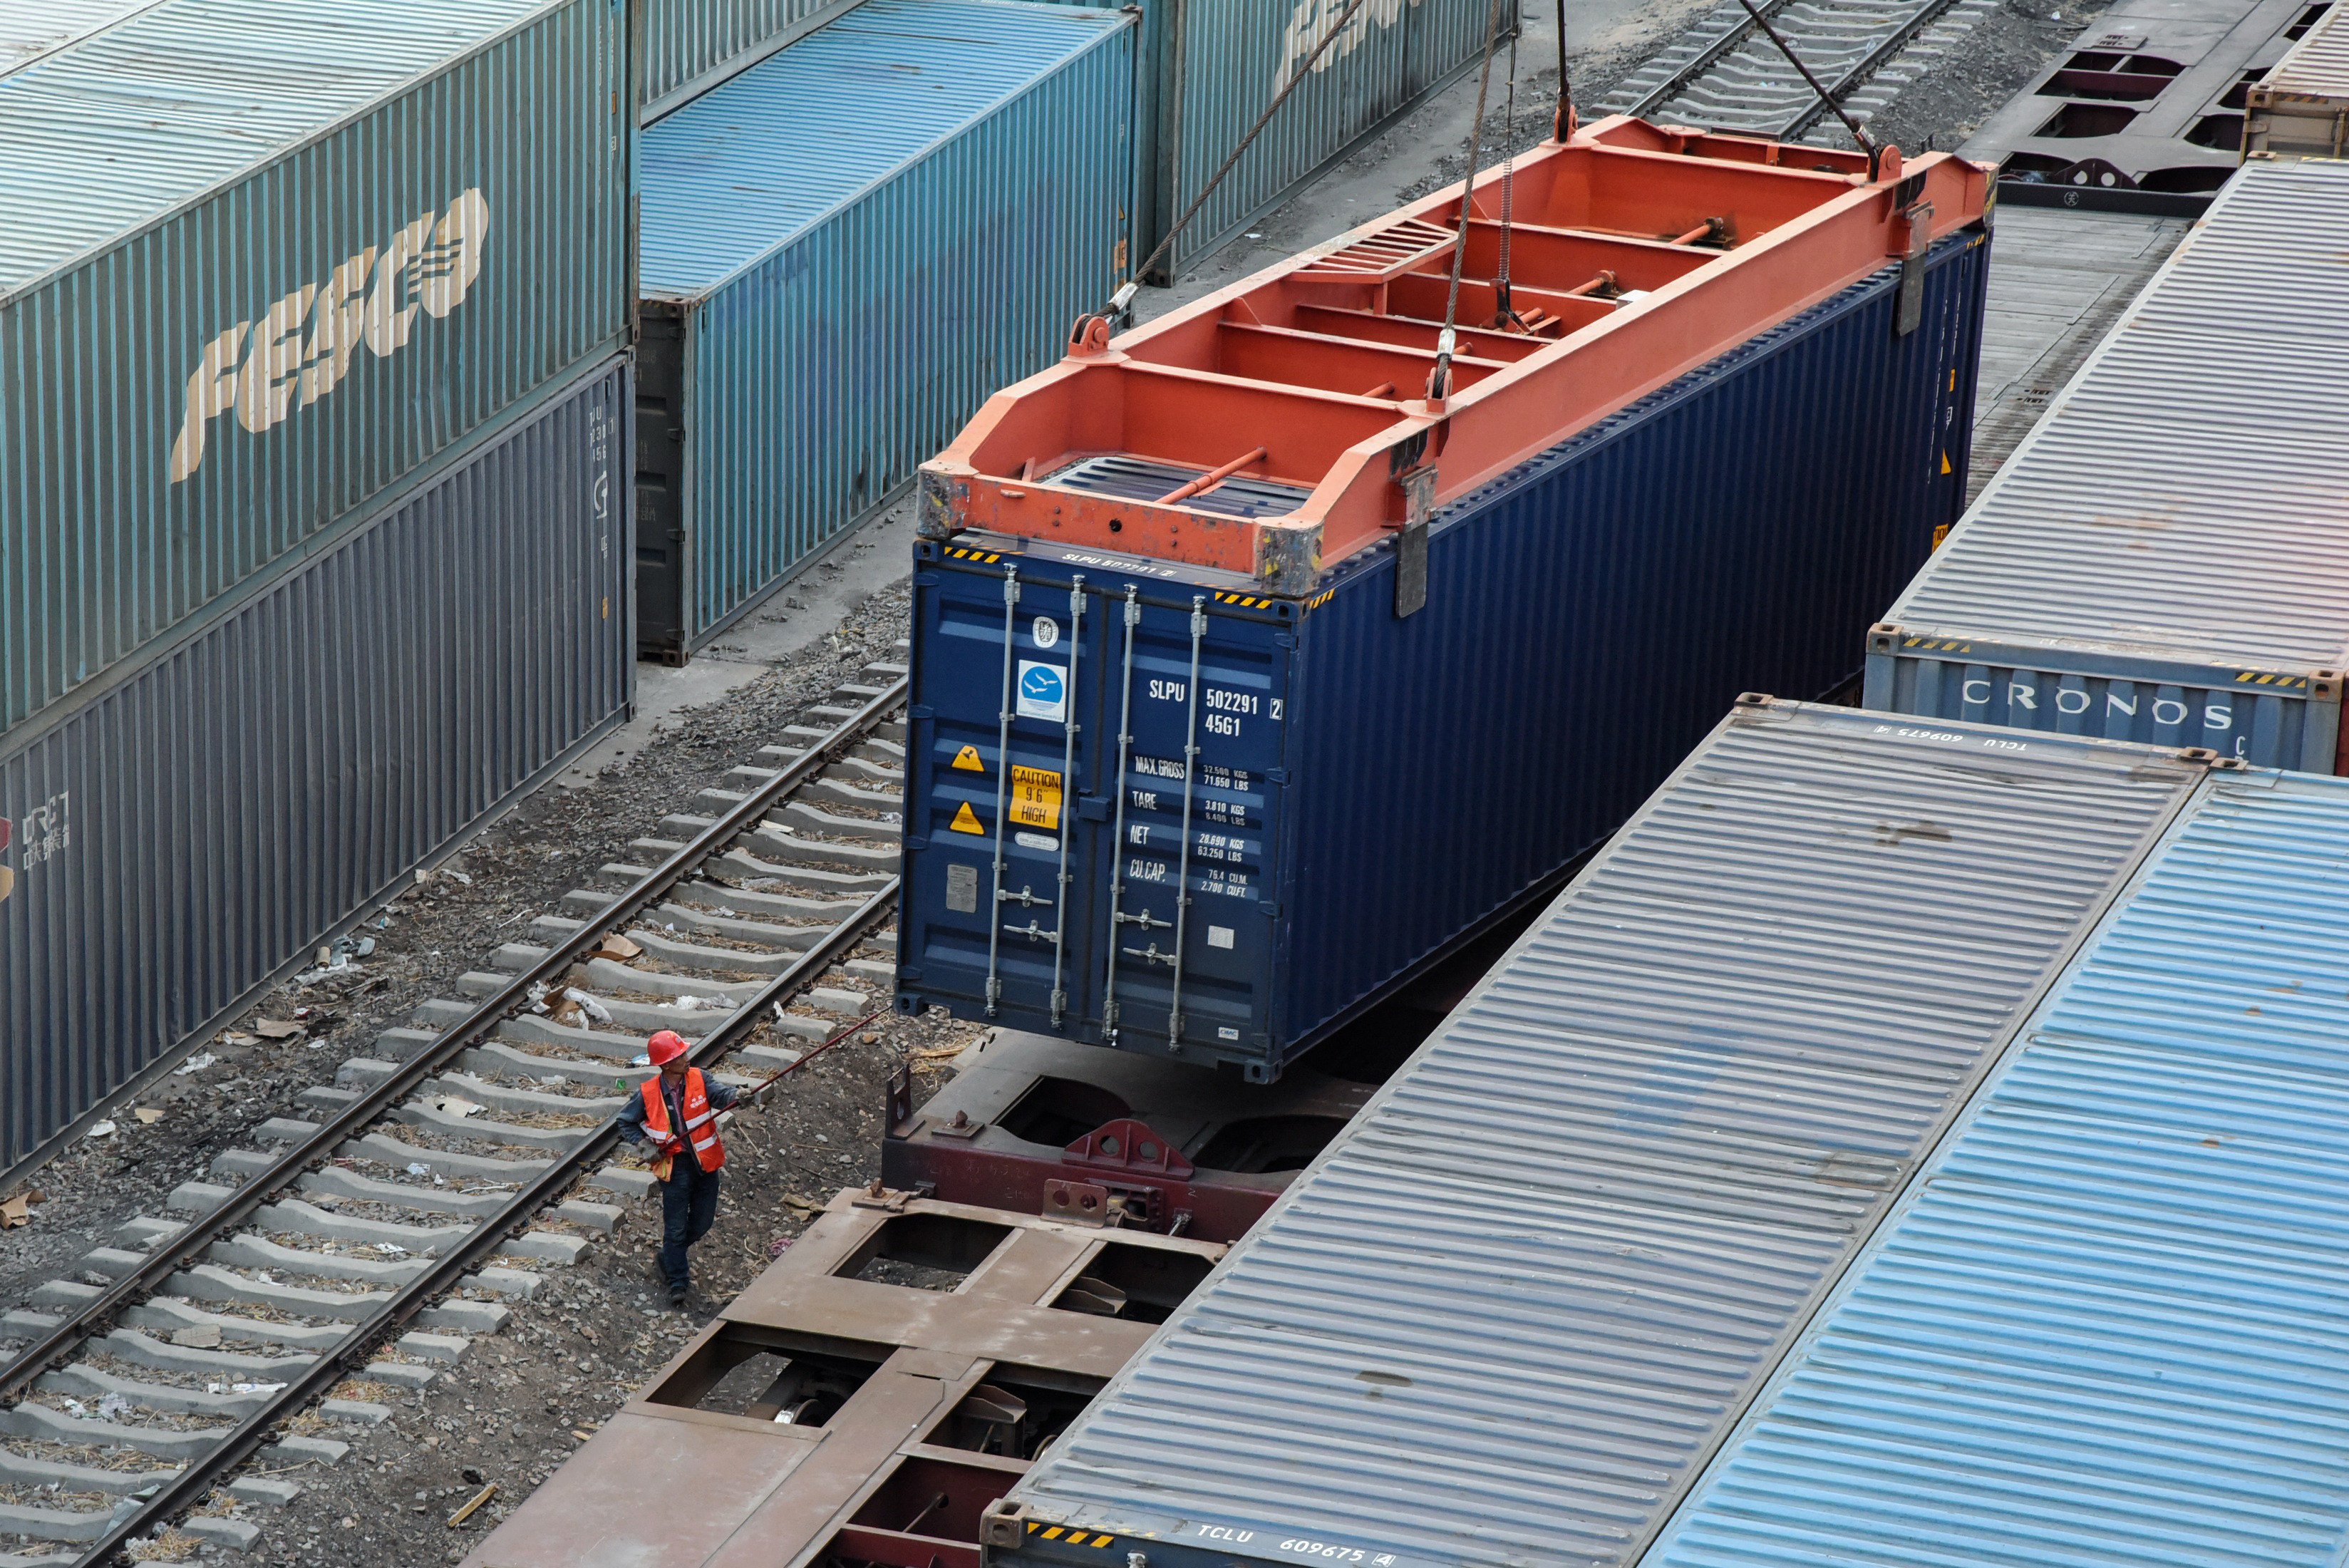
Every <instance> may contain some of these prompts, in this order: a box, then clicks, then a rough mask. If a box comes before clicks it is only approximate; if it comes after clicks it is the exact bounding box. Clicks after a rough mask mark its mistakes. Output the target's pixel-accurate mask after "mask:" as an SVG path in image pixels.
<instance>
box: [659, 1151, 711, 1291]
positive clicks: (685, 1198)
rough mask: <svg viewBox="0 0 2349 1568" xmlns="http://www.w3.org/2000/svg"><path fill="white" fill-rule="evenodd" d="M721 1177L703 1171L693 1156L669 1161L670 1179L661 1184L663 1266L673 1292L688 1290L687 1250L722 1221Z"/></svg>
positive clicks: (681, 1156)
mask: <svg viewBox="0 0 2349 1568" xmlns="http://www.w3.org/2000/svg"><path fill="white" fill-rule="evenodd" d="M719 1174H720V1173H719V1172H718V1171H715V1170H704V1169H702V1168H701V1167H700V1165H699V1164H698V1162H697V1161H696V1160H695V1159H694V1158H693V1156H691V1155H690V1154H680V1155H678V1157H677V1158H675V1159H673V1160H671V1161H670V1162H669V1173H668V1179H667V1181H664V1182H662V1183H661V1250H660V1266H661V1273H662V1275H663V1277H665V1278H666V1279H667V1281H668V1288H669V1289H670V1290H671V1291H681V1290H683V1289H685V1287H686V1285H687V1283H688V1273H687V1267H688V1265H687V1262H686V1256H685V1250H686V1249H687V1248H688V1247H690V1246H692V1245H693V1244H694V1243H695V1242H696V1241H700V1240H701V1239H702V1238H703V1237H704V1236H707V1235H708V1234H709V1227H710V1225H711V1223H712V1222H714V1221H715V1220H717V1218H718V1178H719Z"/></svg>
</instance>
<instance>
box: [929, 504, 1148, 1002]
mask: <svg viewBox="0 0 2349 1568" xmlns="http://www.w3.org/2000/svg"><path fill="white" fill-rule="evenodd" d="M933 548H936V547H935V546H924V549H925V552H927V551H928V550H930V549H933ZM942 555H944V556H946V557H947V558H946V559H945V560H942V561H941V562H940V563H939V564H938V565H936V566H932V565H929V564H927V562H925V564H924V565H923V566H921V568H920V569H919V571H918V572H917V575H916V590H917V591H916V612H915V613H916V627H915V646H914V677H913V710H914V711H913V718H914V726H913V728H912V730H911V732H910V736H909V738H910V740H911V742H912V745H911V746H910V748H909V751H908V755H907V759H906V761H907V780H906V788H907V800H906V829H907V835H908V836H907V839H906V858H905V866H906V886H905V919H904V920H903V922H901V925H900V939H901V940H902V941H903V942H904V944H905V950H904V952H903V954H902V955H901V958H900V964H899V991H900V995H901V1000H903V1001H905V1002H907V1004H909V1005H913V1004H918V1003H922V1002H931V1003H937V1004H942V1005H945V1006H947V1007H949V1008H951V1009H952V1010H953V1011H955V1012H957V1014H959V1015H962V1016H966V1017H972V1018H977V1019H981V1020H984V1021H987V1022H989V1023H1003V1024H1006V1025H1009V1026H1010V1027H1013V1028H1019V1029H1027V1030H1033V1031H1037V1032H1040V1033H1056V1034H1068V1035H1071V1036H1074V1037H1078V1038H1081V1037H1083V1036H1082V1023H1083V1020H1084V1018H1085V1016H1086V1013H1087V1011H1088V997H1087V995H1086V993H1085V990H1084V985H1085V981H1086V980H1087V978H1088V976H1089V974H1090V972H1091V971H1090V965H1089V963H1088V961H1087V960H1086V958H1085V955H1084V954H1083V953H1082V952H1081V946H1082V943H1083V931H1084V929H1086V914H1087V909H1086V904H1085V898H1086V896H1087V893H1088V884H1087V883H1086V881H1085V879H1084V878H1083V877H1082V876H1081V863H1082V860H1083V857H1084V856H1085V855H1086V853H1087V852H1088V851H1087V846H1086V842H1085V833H1084V829H1085V824H1084V821H1083V819H1082V817H1081V807H1082V805H1083V804H1084V797H1085V795H1086V788H1085V782H1086V780H1087V779H1088V777H1089V776H1091V775H1092V774H1094V773H1096V772H1097V771H1098V767H1097V763H1096V760H1095V756H1096V753H1097V750H1098V747H1099V744H1100V740H1099V737H1100V732H1101V724H1100V720H1099V713H1100V711H1101V706H1102V692H1101V690H1100V687H1101V674H1100V670H1101V663H1102V659H1101V649H1102V643H1103V641H1104V637H1103V632H1102V627H1101V625H1100V620H1101V617H1102V599H1101V597H1100V596H1099V595H1098V594H1097V593H1095V592H1093V591H1092V589H1091V588H1090V587H1088V586H1087V585H1085V584H1084V583H1083V581H1082V579H1081V577H1073V578H1072V577H1071V575H1070V574H1068V573H1067V572H1065V571H1061V572H1058V573H1055V572H1054V571H1052V570H1051V569H1050V567H1049V566H1048V567H1047V569H1046V570H1045V571H1043V572H1041V573H1040V572H1038V571H1036V570H1034V569H1032V568H1030V567H1029V566H1026V564H1024V563H1022V562H1020V561H1019V558H1018V557H1016V556H1014V557H1009V558H1007V557H1003V556H991V555H988V554H987V553H984V552H978V551H961V550H952V549H949V550H947V551H945V552H942ZM962 558H972V560H973V564H972V565H971V566H961V565H959V564H958V562H959V559H962ZM1106 805H1107V803H1106V802H1101V803H1099V807H1098V808H1097V809H1098V810H1099V811H1100V813H1101V814H1102V815H1106V813H1105V808H1106ZM1063 932H1067V933H1069V935H1068V937H1067V939H1066V940H1064V939H1063V935H1062V933H1063Z"/></svg>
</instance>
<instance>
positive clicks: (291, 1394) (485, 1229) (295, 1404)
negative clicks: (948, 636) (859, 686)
mask: <svg viewBox="0 0 2349 1568" xmlns="http://www.w3.org/2000/svg"><path fill="white" fill-rule="evenodd" d="M899 684H900V685H902V684H903V682H902V681H901V682H899ZM833 743H835V744H836V743H837V742H833ZM813 754H814V752H813V749H812V748H811V751H810V755H813ZM728 820H731V814H730V815H729V818H728ZM704 837H705V838H706V837H707V835H704ZM695 842H696V843H697V844H698V843H700V842H702V840H700V839H697V840H695ZM663 869H667V867H664V868H663ZM896 901H897V878H896V877H890V878H889V880H888V884H887V885H886V886H885V887H883V888H878V889H876V890H875V891H874V893H873V894H872V895H871V896H870V897H869V898H866V899H865V900H864V903H863V904H862V905H860V906H859V907H858V908H857V909H856V912H855V913H854V914H852V915H850V916H849V917H848V918H847V919H844V920H843V921H841V922H840V924H839V925H837V926H835V927H833V929H832V930H831V931H830V932H829V933H828V934H827V935H826V936H825V937H824V939H823V940H822V941H819V942H818V943H816V944H815V945H814V946H813V947H812V948H810V949H809V950H807V951H806V952H804V953H802V954H801V955H800V956H799V958H798V959H796V960H795V961H793V962H792V965H791V967H790V968H789V969H786V970H784V971H782V972H781V974H778V975H776V976H775V977H774V978H773V979H772V980H771V981H768V982H767V983H766V984H765V985H764V986H761V988H760V989H759V992H758V993H757V994H756V995H754V996H753V997H751V998H750V1001H748V1002H744V1003H743V1004H742V1006H741V1007H740V1008H739V1009H738V1010H737V1011H736V1012H735V1013H734V1015H733V1016H732V1017H731V1018H730V1019H728V1020H727V1021H726V1022H725V1023H723V1024H721V1025H719V1027H718V1028H717V1029H715V1030H713V1031H711V1032H710V1033H709V1034H707V1035H705V1036H704V1037H703V1038H702V1039H701V1040H700V1042H699V1043H698V1044H695V1045H694V1046H693V1047H692V1049H691V1051H690V1052H689V1053H688V1058H687V1059H688V1061H690V1062H691V1063H692V1064H694V1065H695V1066H697V1067H704V1066H708V1065H709V1064H712V1063H714V1062H716V1061H717V1060H718V1059H719V1057H721V1056H723V1055H725V1054H726V1053H727V1052H729V1051H730V1050H732V1049H733V1048H734V1047H735V1046H736V1045H737V1044H740V1042H741V1039H742V1037H743V1036H745V1035H747V1034H749V1033H750V1032H751V1031H752V1030H754V1029H756V1028H758V1027H759V1025H760V1024H761V1023H764V1022H766V1012H767V1010H768V1009H769V1008H770V1007H772V1006H775V1005H776V1004H777V1003H779V1002H782V1001H783V1000H785V999H786V998H788V997H789V996H791V995H792V994H793V993H794V992H797V991H799V990H800V989H801V988H802V987H804V986H806V985H808V984H810V983H811V982H812V981H815V980H816V979H818V978H820V977H821V976H822V975H823V972H824V971H826V970H828V969H830V968H831V967H832V966H833V964H834V963H837V962H838V961H840V960H841V959H842V958H843V957H844V956H846V955H847V954H848V953H850V952H853V951H854V950H855V948H856V944H857V943H859V942H861V941H863V940H864V937H865V934H866V933H867V932H868V931H870V930H871V929H872V928H873V927H874V926H875V925H877V924H879V923H880V922H881V921H882V920H883V919H885V918H886V917H887V916H888V915H889V913H890V912H891V910H892V909H893V908H894V906H895V903H896ZM875 1016H877V1014H867V1015H866V1016H864V1017H863V1018H860V1019H858V1020H857V1021H856V1022H855V1023H851V1024H850V1025H848V1026H847V1027H846V1028H845V1029H843V1030H842V1031H841V1032H840V1033H838V1034H835V1035H834V1036H833V1037H832V1038H830V1039H828V1040H826V1041H825V1042H824V1043H823V1044H821V1045H819V1046H817V1047H816V1048H815V1049H814V1050H812V1051H810V1052H808V1053H807V1054H805V1055H802V1057H801V1058H800V1060H799V1061H798V1062H794V1063H792V1065H791V1066H789V1067H786V1068H784V1069H783V1071H782V1072H781V1073H779V1074H777V1075H775V1076H776V1077H777V1078H781V1077H782V1076H784V1075H788V1074H790V1073H792V1072H794V1071H796V1070H797V1069H798V1068H799V1067H800V1066H801V1065H802V1064H804V1063H806V1062H809V1061H812V1060H813V1059H814V1058H815V1057H816V1056H818V1055H820V1054H823V1052H825V1051H828V1050H830V1049H831V1048H832V1047H833V1046H834V1045H836V1044H839V1043H840V1042H841V1041H842V1040H843V1039H845V1038H846V1037H847V1036H848V1035H849V1034H852V1033H855V1032H856V1031H857V1030H859V1029H863V1028H864V1027H866V1026H867V1025H869V1024H870V1023H872V1022H873V1020H874V1017H875ZM772 1082H773V1080H770V1083H772ZM619 1137H620V1129H619V1125H618V1123H617V1122H616V1121H612V1122H606V1123H605V1125H604V1126H603V1127H599V1128H597V1129H596V1131H595V1134H594V1136H592V1137H589V1138H587V1139H586V1140H585V1142H583V1143H581V1144H579V1145H578V1146H577V1147H574V1148H572V1149H570V1150H569V1151H567V1152H566V1153H564V1154H563V1155H561V1156H559V1157H557V1158H555V1160H554V1162H553V1163H552V1164H551V1165H549V1166H548V1167H547V1168H546V1169H544V1170H543V1171H540V1172H539V1173H538V1174H537V1175H536V1176H534V1177H533V1178H532V1179H531V1180H530V1182H529V1184H528V1185H527V1186H525V1187H524V1188H523V1189H522V1190H521V1191H520V1192H517V1193H516V1194H515V1195H514V1197H513V1199H512V1201H510V1202H508V1203H507V1204H506V1205H505V1206H504V1207H502V1208H501V1209H500V1210H498V1211H497V1212H496V1213H495V1214H492V1215H490V1216H488V1217H487V1218H485V1219H484V1220H481V1223H480V1224H479V1225H477V1226H476V1227H474V1229H473V1230H472V1231H471V1233H470V1234H468V1235H467V1236H466V1238H465V1239H464V1241H460V1243H458V1244H457V1245H456V1246H455V1247H454V1248H452V1249H450V1251H447V1252H444V1253H442V1254H441V1255H440V1257H438V1258H435V1259H434V1260H433V1261H432V1266H431V1267H430V1268H429V1269H427V1270H426V1271H425V1272H423V1273H421V1274H419V1275H418V1276H417V1277H416V1278H415V1279H413V1280H410V1281H409V1282H408V1283H406V1284H404V1285H402V1286H400V1287H399V1288H398V1290H397V1291H395V1292H394V1293H392V1297H391V1299H390V1300H389V1301H388V1302H386V1303H383V1305H381V1306H379V1307H378V1308H377V1309H376V1310H375V1311H374V1312H373V1313H372V1314H369V1315H367V1317H365V1318H362V1319H361V1320H360V1321H359V1322H358V1323H357V1324H353V1325H352V1327H351V1331H350V1332H349V1333H348V1334H345V1335H344V1336H343V1337H342V1339H341V1340H340V1341H339V1342H337V1343H336V1345H335V1347H334V1348H333V1349H332V1350H329V1351H326V1352H325V1353H324V1354H322V1355H320V1356H319V1357H318V1359H317V1360H316V1362H314V1363H312V1364H311V1366H309V1367H308V1368H306V1369H305V1371H304V1372H303V1373H302V1374H301V1375H300V1376H297V1377H295V1379H294V1380H293V1381H292V1382H290V1383H288V1384H287V1385H286V1386H285V1387H284V1388H281V1389H279V1390H278V1391H277V1392H276V1393H275V1394H274V1395H272V1396H271V1397H270V1398H269V1400H268V1402H267V1403H265V1404H264V1405H263V1406H262V1407H260V1408H259V1409H257V1410H255V1411H254V1413H253V1414H252V1415H250V1416H247V1417H245V1418H244V1419H243V1420H242V1421H240V1422H238V1423H237V1424H236V1426H234V1427H233V1428H230V1430H229V1433H228V1435H227V1436H226V1437H224V1438H222V1439H221V1440H220V1441H219V1442H218V1443H216V1444H214V1445H213V1446H212V1448H211V1449H206V1450H205V1451H204V1453H203V1454H202V1456H201V1457H199V1458H197V1459H190V1460H189V1461H187V1463H186V1464H184V1465H183V1466H181V1469H180V1472H179V1473H178V1474H177V1475H175V1476H173V1477H172V1478H171V1480H168V1481H165V1482H164V1483H163V1484H162V1486H161V1488H160V1490H158V1491H157V1492H156V1493H155V1495H154V1496H153V1497H152V1498H150V1499H149V1500H148V1501H146V1502H145V1503H144V1504H143V1505H141V1506H140V1510H139V1511H138V1512H136V1513H134V1514H131V1515H129V1517H127V1518H125V1519H122V1520H120V1521H118V1522H117V1523H115V1524H114V1525H113V1526H112V1527H111V1528H109V1530H108V1531H107V1532H106V1534H105V1535H103V1536H102V1537H100V1538H99V1539H98V1541H97V1542H95V1543H93V1544H92V1545H91V1547H90V1548H89V1550H88V1552H85V1553H84V1554H83V1555H82V1556H81V1557H79V1558H78V1559H77V1560H76V1562H75V1564H74V1568H98V1565H99V1564H101V1563H106V1562H108V1561H109V1560H110V1559H111V1558H112V1557H113V1556H114V1555H115V1553H117V1552H120V1551H121V1550H122V1549H123V1548H124V1547H126V1546H128V1545H129V1543H130V1542H132V1541H134V1540H136V1539H137V1538H138V1537H140V1536H141V1535H143V1534H145V1533H146V1532H148V1531H149V1530H150V1529H152V1528H154V1527H155V1526H156V1525H158V1524H161V1523H163V1522H165V1521H169V1520H171V1519H174V1518H176V1517H177V1516H178V1515H180V1514H181V1513H183V1512H185V1511H187V1510H189V1509H191V1508H193V1507H194V1506H196V1504H198V1503H200V1502H202V1501H203V1498H204V1494H205V1493H206V1492H208V1491H210V1490H212V1487H213V1486H214V1485H215V1484H216V1483H217V1482H218V1481H219V1480H220V1479H221V1478H222V1476H224V1475H226V1474H227V1473H228V1472H229V1471H230V1470H233V1469H235V1468H236V1467H237V1466H238V1465H241V1464H243V1462H244V1461H245V1459H247V1458H249V1457H250V1456H251V1455H252V1454H253V1453H254V1450H255V1449H260V1448H263V1447H264V1446H265V1445H267V1444H268V1443H269V1442H271V1441H272V1440H273V1437H272V1433H271V1428H274V1427H275V1426H276V1425H277V1423H279V1422H280V1421H283V1420H285V1419H286V1418H287V1417H291V1416H293V1415H295V1413H297V1412H298V1411H300V1410H301V1409H302V1407H304V1406H305V1405H307V1404H309V1402H310V1401H311V1400H313V1399H315V1398H316V1397H319V1396H320V1395H322V1394H324V1393H325V1392H326V1390H327V1389H329V1388H331V1387H333V1386H335V1384H336V1383H337V1382H339V1381H340V1380H341V1379H342V1378H343V1377H344V1376H347V1374H348V1373H349V1372H350V1370H351V1369H352V1367H353V1366H354V1365H357V1364H361V1363H362V1358H363V1357H365V1356H367V1355H371V1354H372V1353H373V1349H374V1346H375V1345H376V1343H377V1342H378V1340H380V1339H382V1338H383V1336H384V1335H385V1334H389V1333H391V1332H393V1331H394V1330H396V1329H398V1327H400V1325H401V1324H405V1323H407V1322H408V1321H409V1319H410V1318H412V1317H414V1316H415V1315H416V1314H418V1313H419V1312H421V1311H423V1310H424V1308H425V1306H426V1304H427V1303H429V1302H430V1301H431V1300H432V1298H433V1297H435V1296H438V1295H440V1293H442V1292H444V1291H447V1290H450V1289H451V1288H453V1287H454V1286H456V1285H457V1284H458V1283H459V1282H460V1281H461V1280H462V1279H463V1278H464V1277H465V1275H466V1274H468V1273H470V1272H471V1271H472V1270H473V1269H474V1268H475V1267H476V1266H477V1265H478V1264H479V1263H480V1262H481V1260H482V1259H483V1258H486V1257H489V1256H491V1255H492V1254H493V1253H494V1252H495V1251H497V1249H498V1248H499V1247H500V1246H502V1245H503V1244H504V1242H505V1241H506V1239H507V1237H509V1236H510V1235H512V1232H513V1231H514V1230H515V1229H516V1228H517V1227H519V1226H522V1225H524V1224H527V1223H529V1221H530V1220H531V1218H532V1216H533V1215H535V1214H536V1213H537V1212H538V1211H539V1210H541V1209H543V1208H544V1207H545V1206H546V1205H548V1204H550V1203H553V1202H554V1201H556V1200H557V1199H561V1198H562V1196H563V1195H564V1192H565V1191H566V1190H568V1189H569V1188H570V1186H571V1184H572V1183H573V1182H574V1181H575V1180H577V1179H578V1178H579V1177H580V1175H581V1173H582V1172H584V1171H585V1170H586V1169H587V1168H588V1167H590V1166H591V1165H593V1164H594V1163H595V1161H597V1160H599V1159H601V1158H604V1156H605V1154H606V1153H608V1152H609V1151H610V1149H611V1147H612V1146H613V1145H614V1144H616V1143H617V1142H618V1141H619Z"/></svg>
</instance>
